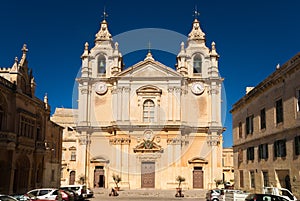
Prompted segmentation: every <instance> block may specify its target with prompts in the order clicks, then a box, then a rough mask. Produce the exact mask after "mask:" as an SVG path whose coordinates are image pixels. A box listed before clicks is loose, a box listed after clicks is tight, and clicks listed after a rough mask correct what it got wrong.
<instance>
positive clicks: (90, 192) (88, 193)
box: [86, 188, 94, 198]
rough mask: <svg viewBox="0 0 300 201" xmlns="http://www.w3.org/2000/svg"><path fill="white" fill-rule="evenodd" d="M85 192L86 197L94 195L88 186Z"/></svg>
mask: <svg viewBox="0 0 300 201" xmlns="http://www.w3.org/2000/svg"><path fill="white" fill-rule="evenodd" d="M86 194H87V197H88V198H92V197H94V192H93V191H92V189H90V188H87V189H86Z"/></svg>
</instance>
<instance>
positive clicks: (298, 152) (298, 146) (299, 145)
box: [295, 136, 300, 156]
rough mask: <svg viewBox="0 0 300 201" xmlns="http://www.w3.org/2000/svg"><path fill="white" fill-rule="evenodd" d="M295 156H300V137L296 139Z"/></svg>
mask: <svg viewBox="0 0 300 201" xmlns="http://www.w3.org/2000/svg"><path fill="white" fill-rule="evenodd" d="M295 154H296V155H297V156H298V155H300V136H296V137H295Z"/></svg>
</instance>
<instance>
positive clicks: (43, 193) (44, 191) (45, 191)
mask: <svg viewBox="0 0 300 201" xmlns="http://www.w3.org/2000/svg"><path fill="white" fill-rule="evenodd" d="M48 193H49V190H40V192H39V196H42V195H46V194H48Z"/></svg>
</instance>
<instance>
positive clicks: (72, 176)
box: [69, 171, 76, 185]
mask: <svg viewBox="0 0 300 201" xmlns="http://www.w3.org/2000/svg"><path fill="white" fill-rule="evenodd" d="M75 175H76V172H75V171H71V172H70V175H69V184H70V185H73V184H75Z"/></svg>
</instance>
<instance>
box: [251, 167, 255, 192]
mask: <svg viewBox="0 0 300 201" xmlns="http://www.w3.org/2000/svg"><path fill="white" fill-rule="evenodd" d="M250 186H251V188H255V175H254V171H253V170H251V171H250Z"/></svg>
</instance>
